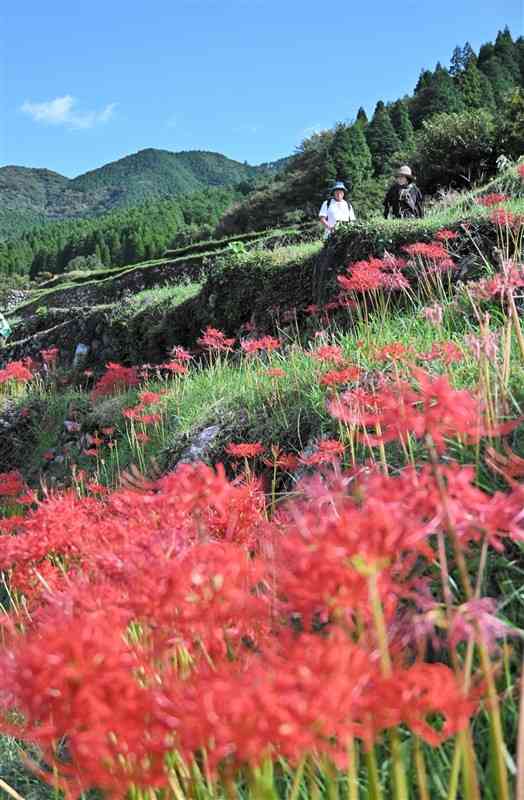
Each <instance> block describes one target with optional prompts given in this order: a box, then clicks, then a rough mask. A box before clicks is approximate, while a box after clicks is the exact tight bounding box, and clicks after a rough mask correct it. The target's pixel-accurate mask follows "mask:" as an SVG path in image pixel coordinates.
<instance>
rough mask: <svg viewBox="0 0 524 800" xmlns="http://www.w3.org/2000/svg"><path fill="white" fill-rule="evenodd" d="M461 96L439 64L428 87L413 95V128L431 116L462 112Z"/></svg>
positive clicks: (462, 102) (447, 73)
mask: <svg viewBox="0 0 524 800" xmlns="http://www.w3.org/2000/svg"><path fill="white" fill-rule="evenodd" d="M464 107H465V106H464V101H463V99H462V95H461V93H460V91H459V89H458V87H457V86H456V85H455V82H454V81H453V78H452V77H451V75H450V74H449V72H448V71H447V69H444V67H442V65H441V64H437V68H436V70H435V72H434V74H433V76H432V78H431V83H430V84H429V85H428V86H425V87H424V88H422V89H420V91H418V92H417V93H416V94H415V97H414V98H413V100H412V103H411V119H412V122H413V125H414V127H415V128H419V127H420V126H421V125H422V122H423V121H424V120H425V119H428V118H429V117H431V116H432V115H433V114H443V113H446V114H454V113H459V112H460V111H464Z"/></svg>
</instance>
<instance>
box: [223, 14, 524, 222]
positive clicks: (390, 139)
mask: <svg viewBox="0 0 524 800" xmlns="http://www.w3.org/2000/svg"><path fill="white" fill-rule="evenodd" d="M523 154H524V37H522V36H521V37H520V38H519V39H517V40H516V41H515V40H514V39H513V37H512V35H511V32H510V31H509V29H508V28H505V29H504V30H503V31H500V32H499V33H498V35H497V37H496V39H495V41H494V42H488V43H486V44H484V45H482V47H481V48H480V50H479V52H478V53H475V51H474V50H473V48H472V47H471V45H470V44H469V43H468V42H466V44H465V45H464V46H462V47H456V48H455V50H454V52H453V54H452V55H451V60H450V64H449V67H444V66H443V65H442V64H440V63H438V64H437V65H436V66H435V69H434V70H430V69H423V70H422V71H421V73H420V76H419V79H418V81H417V84H416V86H415V90H414V92H413V94H412V95H407V96H405V97H402V98H399V99H398V100H396V101H394V102H390V103H384V102H383V101H382V100H379V101H378V102H377V104H376V107H375V110H374V113H373V116H372V117H371V119H368V117H367V114H366V112H365V110H364V109H363V108H361V109H359V111H358V114H357V116H356V119H355V120H354V121H350V122H341V123H339V124H337V125H336V126H335V127H334V128H333V129H331V130H326V131H323V132H322V133H317V134H314V135H313V136H311V137H310V138H308V139H306V140H305V141H303V142H302V144H301V145H300V147H299V148H298V151H297V153H296V154H295V156H294V157H293V158H292V159H291V160H290V161H289V162H288V164H287V165H286V166H285V168H284V170H283V171H282V172H281V173H279V174H278V175H277V176H276V178H275V179H274V180H273V181H272V182H271V183H270V184H269V185H267V186H265V187H262V188H260V189H259V190H258V191H255V192H253V193H252V194H250V195H249V197H248V198H246V199H245V200H243V201H242V202H241V203H239V204H238V205H237V207H235V208H233V209H231V210H230V211H228V212H227V213H226V215H225V216H224V218H223V220H222V221H221V224H220V227H219V232H220V233H240V232H244V231H247V230H250V229H252V228H253V227H255V226H256V227H272V226H274V225H279V224H282V223H288V222H291V221H293V220H300V219H302V218H304V217H307V216H311V215H314V214H316V213H318V206H319V203H320V202H321V200H323V199H324V198H325V197H326V196H327V192H328V188H329V186H330V185H332V183H333V181H334V180H335V179H340V180H344V181H346V183H347V184H350V185H351V187H352V200H353V204H354V206H355V208H356V210H357V214H358V215H359V216H360V217H365V216H367V215H369V214H370V213H376V212H377V211H379V210H380V206H381V199H382V195H383V191H384V189H385V187H386V185H387V183H388V181H389V180H390V179H391V178H390V176H391V171H392V170H393V169H394V168H395V167H397V166H398V165H399V164H401V163H408V164H410V165H411V166H412V167H413V168H414V169H415V172H416V174H417V176H418V179H419V183H420V184H421V186H422V188H423V189H424V190H425V191H426V192H429V193H433V192H435V191H436V190H437V189H439V188H447V187H450V186H451V187H454V188H459V189H463V188H471V187H472V186H473V185H474V184H475V183H476V182H478V181H480V180H485V179H486V178H489V177H490V175H492V174H493V173H494V172H495V170H496V164H497V159H498V158H499V157H500V156H504V157H506V158H510V159H516V158H518V157H519V156H521V155H523Z"/></svg>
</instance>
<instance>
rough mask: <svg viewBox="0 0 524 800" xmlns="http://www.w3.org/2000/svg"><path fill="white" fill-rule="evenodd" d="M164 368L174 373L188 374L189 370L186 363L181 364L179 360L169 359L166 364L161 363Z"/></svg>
mask: <svg viewBox="0 0 524 800" xmlns="http://www.w3.org/2000/svg"><path fill="white" fill-rule="evenodd" d="M161 366H162V367H163V368H164V369H167V370H168V371H169V372H171V373H172V374H173V375H187V373H188V372H189V370H188V368H187V367H186V366H185V365H184V364H180V363H179V362H178V361H168V362H167V363H166V364H161Z"/></svg>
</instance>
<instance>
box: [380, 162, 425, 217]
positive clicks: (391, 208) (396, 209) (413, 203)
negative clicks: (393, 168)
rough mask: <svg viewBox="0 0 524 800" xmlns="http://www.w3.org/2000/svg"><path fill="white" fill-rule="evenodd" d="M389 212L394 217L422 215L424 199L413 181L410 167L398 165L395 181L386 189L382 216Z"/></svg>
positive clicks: (387, 214)
mask: <svg viewBox="0 0 524 800" xmlns="http://www.w3.org/2000/svg"><path fill="white" fill-rule="evenodd" d="M390 212H392V215H393V217H395V218H396V219H413V218H417V217H418V218H421V217H423V216H424V199H423V197H422V192H421V191H420V189H419V188H418V186H417V185H416V183H415V178H414V176H413V173H412V172H411V167H408V166H407V165H404V166H403V167H400V168H399V170H398V171H397V174H396V175H395V183H394V184H393V186H391V187H390V188H389V189H388V192H387V194H386V196H385V198H384V217H385V218H386V219H387V218H388V217H389V214H390Z"/></svg>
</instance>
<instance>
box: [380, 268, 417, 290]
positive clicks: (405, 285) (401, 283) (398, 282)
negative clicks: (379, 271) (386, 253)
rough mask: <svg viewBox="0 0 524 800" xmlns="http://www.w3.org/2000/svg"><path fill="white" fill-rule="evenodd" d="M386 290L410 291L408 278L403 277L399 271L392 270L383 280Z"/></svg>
mask: <svg viewBox="0 0 524 800" xmlns="http://www.w3.org/2000/svg"><path fill="white" fill-rule="evenodd" d="M382 285H383V287H384V289H390V290H391V291H400V290H401V289H409V287H410V284H409V281H408V280H407V278H405V277H404V275H402V273H401V272H399V271H398V270H392V271H391V272H388V273H386V274H385V275H384V277H383V279H382Z"/></svg>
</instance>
